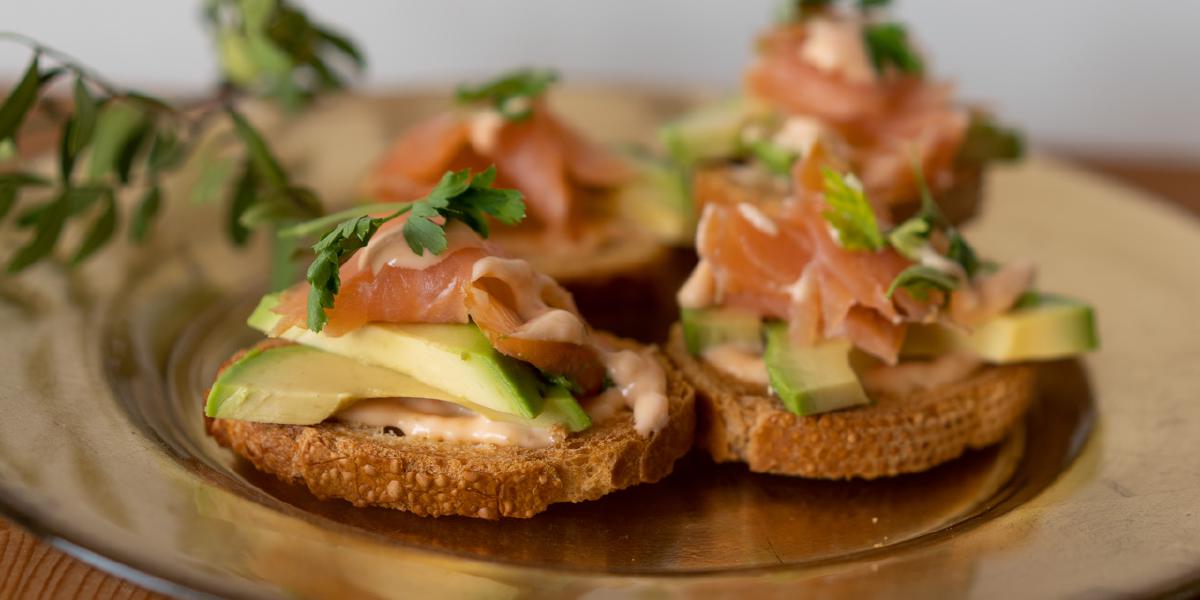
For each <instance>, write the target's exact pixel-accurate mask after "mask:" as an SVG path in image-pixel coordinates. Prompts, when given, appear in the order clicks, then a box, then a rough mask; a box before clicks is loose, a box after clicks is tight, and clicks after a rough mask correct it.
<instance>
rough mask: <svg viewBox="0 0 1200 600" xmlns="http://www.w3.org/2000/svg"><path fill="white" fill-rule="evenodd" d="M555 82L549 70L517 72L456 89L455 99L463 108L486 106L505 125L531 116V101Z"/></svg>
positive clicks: (556, 76) (554, 74)
mask: <svg viewBox="0 0 1200 600" xmlns="http://www.w3.org/2000/svg"><path fill="white" fill-rule="evenodd" d="M555 81H558V73H556V72H554V71H551V70H546V69H518V70H515V71H510V72H508V73H505V74H503V75H501V76H499V77H497V78H495V79H493V80H491V81H488V82H486V83H483V84H480V85H476V86H472V85H468V84H462V85H459V86H458V91H457V93H456V97H457V99H458V101H459V102H460V103H463V104H487V105H489V106H491V107H492V108H493V109H495V110H496V112H498V113H500V115H501V116H503V117H504V118H505V119H507V120H509V121H523V120H525V119H528V118H529V116H530V115H532V114H533V101H534V100H535V99H537V97H538V96H541V95H542V94H543V93H544V92H545V91H546V90H547V89H548V88H549V87H550V85H551V84H553V83H554V82H555Z"/></svg>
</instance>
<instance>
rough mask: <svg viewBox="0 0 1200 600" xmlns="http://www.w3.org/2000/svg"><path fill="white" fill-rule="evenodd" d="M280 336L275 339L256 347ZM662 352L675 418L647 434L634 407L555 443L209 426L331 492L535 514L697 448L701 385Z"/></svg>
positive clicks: (491, 513)
mask: <svg viewBox="0 0 1200 600" xmlns="http://www.w3.org/2000/svg"><path fill="white" fill-rule="evenodd" d="M278 344H279V342H278V341H274V340H267V341H264V342H262V343H260V344H259V345H258V346H256V347H267V346H271V345H278ZM622 345H623V346H626V347H633V346H635V345H634V344H633V343H631V342H622ZM244 352H245V351H242V352H239V353H237V354H235V355H234V356H233V357H231V358H230V359H229V360H228V361H227V362H226V364H225V365H223V366H222V369H224V368H225V367H226V366H228V365H229V364H232V363H233V362H234V361H236V360H237V359H238V358H240V356H241V355H242V354H243V353H244ZM654 355H655V358H656V359H657V360H658V361H659V363H660V364H661V365H662V366H663V370H664V372H665V373H666V376H667V392H668V398H669V407H668V415H669V419H668V423H667V425H666V427H664V428H663V429H662V430H661V431H658V432H657V433H654V434H651V435H649V436H645V437H643V436H641V435H638V433H637V431H635V430H634V428H633V415H632V412H630V411H622V412H621V413H620V414H618V415H617V416H615V417H613V418H612V419H610V420H608V421H605V422H603V423H600V424H597V425H594V426H592V427H591V428H590V429H587V430H585V431H583V432H580V433H578V434H572V435H570V436H568V437H567V439H566V440H565V441H563V442H560V443H558V444H556V445H554V446H551V447H547V448H520V447H515V446H496V445H490V444H459V443H447V442H438V441H430V440H422V439H419V438H412V437H404V436H395V435H392V434H388V433H384V432H382V431H381V430H380V429H378V428H372V427H363V426H354V425H348V424H340V423H331V422H326V423H322V424H320V425H314V426H299V425H276V424H271V423H253V422H249V421H236V420H230V419H210V420H207V429H208V432H209V435H211V436H212V437H213V438H214V439H216V441H217V442H218V443H219V444H220V445H222V446H225V447H227V448H230V449H231V450H233V451H234V452H235V453H236V454H238V455H239V456H241V457H243V458H245V459H246V460H248V461H250V463H251V464H253V465H254V466H255V467H256V468H258V469H259V470H260V471H264V472H267V473H271V474H273V475H275V476H276V477H279V478H280V479H281V480H283V481H285V482H292V483H297V484H302V485H305V486H307V487H308V489H309V490H310V491H311V492H312V493H313V494H314V495H316V496H317V497H319V498H322V499H327V498H341V499H343V500H346V501H348V502H351V503H352V504H354V505H355V506H381V507H386V508H393V509H397V510H404V511H408V512H412V513H415V514H418V515H428V516H445V515H461V516H466V517H476V518H482V519H498V518H500V517H531V516H533V515H535V514H537V513H539V512H542V511H544V510H546V508H547V507H548V506H549V505H550V504H553V503H556V502H583V501H585V500H594V499H596V498H599V497H601V496H603V495H605V494H608V493H610V492H613V491H616V490H619V489H622V488H626V487H630V486H633V485H637V484H639V483H652V482H655V481H658V480H659V479H662V478H663V477H665V476H667V474H669V473H670V472H671V469H672V468H673V466H674V463H675V460H676V459H677V458H679V457H680V456H682V455H684V454H685V453H686V452H687V451H688V450H689V449H690V448H691V445H692V439H693V431H694V427H695V411H694V408H693V391H692V388H691V386H689V385H688V384H687V383H686V382H685V381H684V379H683V377H682V375H681V374H680V373H679V372H678V370H676V369H675V368H674V366H673V365H672V363H671V362H670V361H669V360H667V358H666V357H665V356H664V355H663V354H662V353H661V352H659V351H658V350H657V349H656V350H654Z"/></svg>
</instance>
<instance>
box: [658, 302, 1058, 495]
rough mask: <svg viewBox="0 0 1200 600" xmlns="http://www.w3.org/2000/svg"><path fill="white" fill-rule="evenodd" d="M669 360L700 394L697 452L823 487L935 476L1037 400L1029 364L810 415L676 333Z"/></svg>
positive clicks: (996, 436) (1008, 426) (1004, 430)
mask: <svg viewBox="0 0 1200 600" xmlns="http://www.w3.org/2000/svg"><path fill="white" fill-rule="evenodd" d="M666 350H667V354H668V355H669V356H670V357H671V359H672V360H673V361H674V362H675V363H676V365H677V366H678V367H679V369H680V370H681V371H682V372H683V375H684V377H685V378H686V379H687V381H688V383H690V384H691V385H692V386H693V387H694V388H695V389H696V412H697V419H696V445H697V446H698V447H700V448H702V449H704V450H705V451H707V452H708V453H709V454H710V455H712V457H713V460H715V461H717V462H745V463H746V464H747V465H749V467H750V470H751V471H756V472H762V473H777V474H782V475H797V476H801V477H810V478H817V479H850V478H862V479H874V478H877V477H886V476H892V475H899V474H901V473H915V472H920V471H925V470H928V469H930V468H932V467H934V466H936V465H938V464H941V463H943V462H946V461H948V460H951V459H953V458H956V457H958V456H959V455H961V454H962V453H963V452H964V451H966V450H967V449H968V448H982V447H984V446H989V445H991V444H994V443H996V442H999V441H1000V440H1002V439H1004V436H1005V435H1007V434H1008V432H1009V431H1011V430H1012V429H1013V428H1014V427H1015V426H1016V425H1017V423H1018V422H1019V421H1020V419H1021V418H1022V417H1023V416H1024V414H1025V412H1026V410H1027V409H1028V408H1029V404H1030V402H1031V401H1032V399H1033V395H1034V393H1033V383H1034V371H1033V368H1032V367H1029V366H1026V365H1014V366H998V367H996V366H989V367H984V368H982V369H979V370H978V371H976V372H975V373H973V374H972V375H971V376H969V377H967V378H966V379H964V380H962V381H959V382H957V383H954V384H952V385H947V386H944V387H941V388H937V389H934V390H928V391H923V392H915V393H911V394H904V395H888V394H877V395H876V396H875V398H874V400H875V403H874V404H872V405H870V406H867V407H863V408H854V409H849V410H841V411H835V412H830V413H825V414H820V415H814V416H807V417H802V416H799V415H796V414H794V413H792V412H789V411H788V410H787V409H786V408H784V406H783V404H782V403H781V402H780V401H779V399H777V398H775V397H774V396H772V395H771V394H770V392H769V390H768V389H767V388H766V386H762V385H758V384H752V383H747V382H745V381H741V380H739V379H736V378H733V377H731V376H729V375H726V374H724V373H722V372H721V371H719V370H718V369H716V368H714V367H712V366H711V365H709V364H707V363H705V362H704V361H703V360H700V359H697V358H695V357H693V356H692V355H691V354H690V353H688V351H687V348H686V346H685V345H684V341H683V332H682V330H681V328H680V327H679V326H678V325H676V326H675V327H673V328H672V330H671V338H670V340H669V342H668V344H667V348H666Z"/></svg>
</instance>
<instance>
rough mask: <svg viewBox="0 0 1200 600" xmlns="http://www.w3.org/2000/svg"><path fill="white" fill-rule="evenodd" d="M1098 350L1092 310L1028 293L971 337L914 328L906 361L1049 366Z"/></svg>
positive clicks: (906, 344)
mask: <svg viewBox="0 0 1200 600" xmlns="http://www.w3.org/2000/svg"><path fill="white" fill-rule="evenodd" d="M1099 346H1100V340H1099V336H1098V335H1097V333H1096V315H1095V310H1094V309H1093V308H1092V306H1091V305H1090V304H1087V303H1086V302H1082V301H1079V300H1075V299H1072V298H1067V297H1065V296H1059V295H1055V294H1040V293H1034V292H1031V293H1028V294H1025V295H1024V296H1022V297H1021V299H1020V300H1018V301H1017V304H1016V305H1015V306H1014V307H1013V309H1012V310H1010V311H1009V312H1007V313H1005V314H1003V315H1000V316H998V317H996V318H994V319H992V320H990V321H988V322H987V323H984V324H983V325H982V326H980V327H978V328H976V329H975V330H974V331H972V332H970V333H963V332H959V331H956V330H953V329H950V328H948V327H945V326H942V325H936V324H929V325H912V326H910V327H909V331H908V335H907V336H906V337H905V339H904V348H903V349H902V350H901V354H902V355H904V356H933V355H937V354H944V353H947V352H952V351H955V350H969V351H971V352H974V353H975V354H978V355H979V356H980V357H981V358H983V359H984V360H986V361H988V362H992V363H998V364H1004V363H1014V362H1022V361H1029V360H1053V359H1056V358H1063V357H1066V356H1072V355H1076V354H1082V353H1084V352H1090V351H1092V350H1095V349H1096V348H1098V347H1099Z"/></svg>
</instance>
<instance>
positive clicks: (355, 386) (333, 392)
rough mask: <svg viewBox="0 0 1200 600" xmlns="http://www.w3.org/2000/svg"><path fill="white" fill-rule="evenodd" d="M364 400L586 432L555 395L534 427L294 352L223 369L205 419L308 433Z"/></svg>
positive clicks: (324, 355)
mask: <svg viewBox="0 0 1200 600" xmlns="http://www.w3.org/2000/svg"><path fill="white" fill-rule="evenodd" d="M367 398H428V399H431V400H440V401H443V402H450V403H453V404H457V405H459V406H462V407H464V408H467V409H470V410H472V411H474V412H476V413H479V414H482V415H483V416H485V417H487V418H488V419H491V420H493V421H505V422H511V423H521V424H526V425H529V426H531V427H534V428H539V429H545V428H550V427H553V426H555V425H558V424H562V425H564V426H566V427H567V429H568V430H570V431H581V430H583V429H587V428H588V427H589V426H591V421H590V419H588V416H587V413H586V412H584V411H583V409H582V408H581V407H580V406H579V404H578V403H577V402H576V401H575V399H574V398H573V397H572V396H571V394H570V393H569V392H567V391H566V390H565V389H563V388H561V387H557V386H554V387H550V388H548V389H547V391H546V401H545V409H544V410H543V411H542V414H540V415H538V417H537V418H535V419H524V418H521V417H517V416H515V415H512V414H509V413H503V412H497V411H493V410H490V409H487V408H484V407H482V406H478V405H475V404H472V403H470V402H467V401H466V400H463V399H461V398H456V397H454V396H451V395H450V394H447V393H446V392H444V391H442V390H440V389H438V388H435V387H432V386H429V385H426V384H424V383H421V382H420V381H417V380H416V379H413V378H412V377H409V376H408V375H404V374H403V373H398V372H396V371H393V370H391V369H386V368H383V367H377V366H373V365H367V364H363V363H360V362H358V361H356V360H353V359H349V358H345V357H343V356H338V355H336V354H331V353H328V352H324V351H321V350H317V349H316V348H309V347H308V346H301V345H298V344H296V345H287V346H277V347H274V348H265V349H254V350H251V351H249V352H247V353H246V354H245V355H243V356H242V357H241V358H240V359H238V361H237V362H235V363H234V364H232V365H230V366H229V368H227V369H225V370H224V371H223V372H222V373H221V375H220V376H219V377H218V378H217V381H216V382H215V383H214V384H213V387H212V390H211V391H210V392H209V395H208V402H207V405H206V406H205V414H206V415H207V416H209V417H212V418H215V419H237V420H243V421H255V422H260V423H276V424H281V425H315V424H317V423H320V422H322V421H324V420H326V419H328V418H330V417H332V416H334V415H336V414H337V413H338V412H339V411H341V410H342V409H344V408H346V407H348V406H351V405H352V404H354V403H355V402H358V401H359V400H363V399H367Z"/></svg>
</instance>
